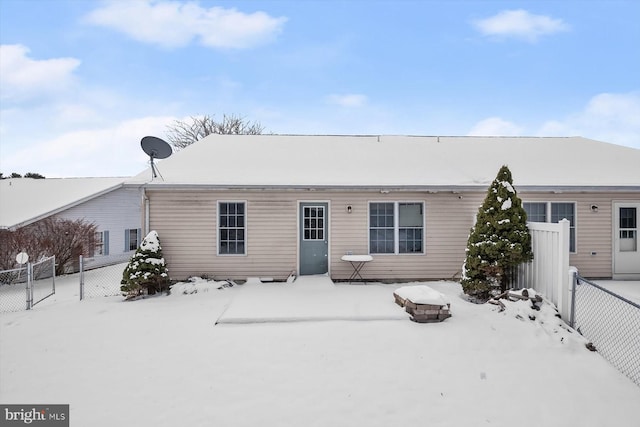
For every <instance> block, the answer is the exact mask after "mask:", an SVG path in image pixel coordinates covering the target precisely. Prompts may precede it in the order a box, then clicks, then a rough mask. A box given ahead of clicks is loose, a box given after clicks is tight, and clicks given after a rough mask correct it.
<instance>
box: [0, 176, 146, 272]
mask: <svg viewBox="0 0 640 427" xmlns="http://www.w3.org/2000/svg"><path fill="white" fill-rule="evenodd" d="M125 179H126V178H47V179H32V178H9V179H3V180H0V230H16V229H18V228H21V227H24V226H27V225H29V224H32V223H35V222H37V221H40V220H42V219H44V218H47V217H51V216H54V217H57V218H63V219H70V220H77V219H83V220H85V221H87V222H89V223H93V224H95V225H96V226H97V235H96V241H98V242H99V244H98V246H97V247H96V248H95V249H94V250H93V252H92V253H91V252H90V253H87V254H85V262H86V265H87V267H98V266H102V265H108V264H113V263H116V262H120V261H126V260H128V259H129V257H130V256H131V255H132V251H135V249H136V248H137V247H138V245H139V244H140V243H141V241H142V237H143V236H142V230H141V222H142V214H141V204H142V200H141V198H140V190H139V189H138V188H135V186H134V187H130V186H129V187H125V185H124V182H125Z"/></svg>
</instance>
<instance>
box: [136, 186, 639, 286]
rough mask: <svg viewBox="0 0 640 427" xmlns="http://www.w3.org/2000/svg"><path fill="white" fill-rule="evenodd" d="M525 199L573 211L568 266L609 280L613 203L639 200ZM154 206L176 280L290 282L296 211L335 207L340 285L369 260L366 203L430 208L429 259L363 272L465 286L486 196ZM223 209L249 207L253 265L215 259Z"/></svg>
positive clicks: (196, 196)
mask: <svg viewBox="0 0 640 427" xmlns="http://www.w3.org/2000/svg"><path fill="white" fill-rule="evenodd" d="M519 195H520V197H521V198H522V199H523V201H531V202H535V201H544V202H575V203H576V230H577V243H576V249H577V252H576V253H575V254H572V255H571V264H572V265H575V266H577V267H578V268H579V269H580V271H581V273H582V274H583V275H584V276H587V277H611V264H612V262H611V257H612V248H611V237H612V223H611V217H612V212H611V209H612V201H613V200H634V199H635V200H637V199H638V195H637V194H615V195H606V194H598V193H594V194H587V193H573V194H572V193H562V194H554V193H550V192H545V193H542V192H536V193H528V194H527V193H526V192H522V193H519ZM147 196H148V198H149V201H150V214H151V215H150V218H151V221H150V228H151V229H155V230H157V231H158V233H159V235H160V239H161V242H162V246H163V250H164V253H165V258H166V259H167V262H168V265H169V268H170V273H171V277H172V278H173V279H184V278H186V277H189V276H191V275H203V274H206V275H208V276H210V277H215V278H216V279H226V278H232V279H245V278H246V277H251V276H258V277H272V278H274V279H276V280H284V279H285V278H286V277H287V276H288V275H289V273H290V272H291V271H293V270H297V268H298V258H297V257H298V205H299V202H302V201H316V202H320V201H321V202H328V203H329V211H330V217H329V226H330V229H329V273H330V275H331V277H332V278H333V279H334V280H344V279H347V278H348V276H349V274H350V273H351V266H350V265H349V264H348V263H345V262H343V261H341V260H340V257H341V256H342V255H344V254H346V253H347V252H351V253H353V254H368V253H369V247H368V244H369V241H368V236H369V229H368V224H369V220H368V215H369V202H423V203H424V206H425V209H424V215H425V253H424V254H410V255H393V254H384V255H380V254H377V255H374V256H373V257H374V260H373V261H372V262H371V263H369V264H368V265H366V266H365V268H364V269H363V270H362V274H363V276H364V277H365V278H369V279H377V280H413V279H416V280H418V279H449V278H452V277H459V274H460V270H461V268H462V263H463V261H464V254H465V247H466V242H467V238H468V235H469V230H470V228H471V227H472V225H473V222H474V219H475V215H476V213H477V210H478V207H479V206H480V204H481V203H482V201H483V199H484V196H485V191H478V192H466V193H461V194H457V193H455V194H454V193H452V192H444V191H443V192H438V193H434V194H432V193H429V192H394V191H392V192H389V193H384V194H383V193H381V192H380V191H368V192H363V191H275V190H265V191H255V190H251V191H221V190H147ZM614 196H615V197H614ZM219 201H245V202H246V204H247V205H246V212H247V216H246V224H247V229H246V245H247V246H246V247H247V253H246V255H223V256H221V255H218V254H217V246H216V245H217V228H216V227H217V203H218V202H219ZM348 205H350V206H351V207H352V210H351V213H348V212H347V206H348ZM591 205H597V206H598V211H597V212H592V210H591ZM592 252H594V253H595V255H592V254H591V253H592Z"/></svg>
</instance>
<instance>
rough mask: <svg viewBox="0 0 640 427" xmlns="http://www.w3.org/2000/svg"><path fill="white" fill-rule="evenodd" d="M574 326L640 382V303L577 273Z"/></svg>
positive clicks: (607, 357) (633, 378)
mask: <svg viewBox="0 0 640 427" xmlns="http://www.w3.org/2000/svg"><path fill="white" fill-rule="evenodd" d="M573 294H574V297H573V304H572V315H571V322H570V324H571V326H573V328H574V329H576V330H577V331H578V332H580V334H581V335H583V336H584V337H585V338H587V339H588V340H589V341H591V342H592V343H593V344H594V345H595V347H596V350H597V351H598V353H600V355H602V357H604V358H605V359H607V361H609V363H611V364H612V365H613V366H615V367H616V368H617V369H618V370H619V371H620V372H622V373H623V374H625V375H626V376H628V377H629V378H631V380H632V381H633V382H635V383H636V384H637V385H639V386H640V305H638V304H636V303H634V302H633V301H629V300H628V299H626V298H624V297H622V296H620V295H618V294H615V293H613V292H611V291H610V290H608V289H605V288H603V287H602V286H598V285H597V284H595V283H593V282H590V281H588V280H586V279H585V278H583V277H581V276H579V275H575V276H574V280H573Z"/></svg>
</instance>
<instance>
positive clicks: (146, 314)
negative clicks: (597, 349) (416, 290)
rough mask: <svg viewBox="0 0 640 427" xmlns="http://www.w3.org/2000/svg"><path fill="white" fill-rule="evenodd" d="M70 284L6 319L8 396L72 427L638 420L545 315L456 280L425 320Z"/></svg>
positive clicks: (347, 293) (269, 292)
mask: <svg viewBox="0 0 640 427" xmlns="http://www.w3.org/2000/svg"><path fill="white" fill-rule="evenodd" d="M65 280H67V281H65ZM65 280H62V279H61V280H59V281H58V282H57V283H56V287H57V293H56V295H55V296H53V297H51V298H49V299H47V300H45V301H44V302H42V303H41V304H40V305H38V306H36V307H35V308H34V310H32V311H22V312H14V313H2V314H0V378H1V381H0V401H1V402H2V403H69V404H70V405H71V417H70V418H71V425H72V426H97V427H100V426H105V427H106V426H114V425H122V426H154V427H155V426H178V425H181V426H211V425H220V426H278V427H280V426H296V427H298V426H301V425H304V426H322V427H327V426H331V427H339V426H349V427H352V426H360V425H367V426H384V427H388V426H396V425H398V426H400V425H416V424H421V425H431V426H480V425H487V426H488V425H491V426H505V427H506V426H523V427H526V426H536V427H538V426H563V427H564V426H568V425H580V426H582V427H585V426H586V427H588V426H594V427H595V426H605V425H620V426H630V425H634V423H636V422H637V414H638V412H637V405H638V402H640V388H638V387H637V386H636V385H634V384H633V383H632V382H631V381H630V380H629V379H627V378H626V377H624V376H623V375H622V374H620V373H619V372H618V371H616V370H615V369H614V368H613V367H611V366H610V365H609V364H608V363H607V362H606V361H605V360H604V359H602V357H600V356H599V355H598V354H597V353H592V352H590V351H588V350H586V349H585V348H584V340H583V339H582V338H581V337H579V336H577V334H575V333H570V332H567V331H566V330H565V329H563V328H562V327H559V324H558V322H557V321H555V320H554V319H555V318H554V316H553V311H552V310H548V309H545V310H541V312H536V313H534V314H536V315H537V318H536V320H535V321H530V320H529V319H528V316H529V315H530V314H532V313H531V311H530V309H529V308H528V307H527V306H526V305H525V304H524V303H520V302H518V303H510V304H508V305H507V309H506V310H505V311H504V312H502V313H499V312H498V307H495V306H492V305H488V304H485V305H475V304H471V303H469V302H466V301H464V300H463V299H462V298H461V296H460V294H461V289H460V286H459V285H458V284H456V283H452V282H436V283H428V286H430V287H431V288H433V289H435V290H437V291H439V292H442V293H443V294H444V295H445V297H446V298H448V299H449V300H450V301H451V312H452V314H453V317H451V318H449V319H447V320H445V321H444V322H443V323H436V324H417V323H413V322H411V321H409V318H408V315H407V314H406V313H404V312H403V311H402V309H401V308H400V307H398V306H397V305H396V304H395V303H394V298H393V291H394V290H395V289H397V288H398V287H399V286H401V285H382V284H370V285H347V284H344V285H343V284H337V285H334V284H332V283H331V282H330V281H329V280H328V279H327V278H318V277H313V278H299V279H298V281H296V282H295V283H293V284H258V283H255V282H253V283H249V284H247V285H242V286H234V287H230V288H223V289H220V290H219V289H217V288H218V287H219V286H220V285H222V283H221V282H218V283H211V282H209V283H207V282H203V281H196V282H193V283H188V284H180V285H177V286H175V287H174V292H173V294H172V295H171V296H156V297H152V298H147V299H144V300H139V301H134V302H123V299H122V297H104V298H94V299H89V300H85V301H83V302H79V301H78V299H77V297H78V289H77V281H73V280H72V279H65ZM423 284H424V283H423ZM405 285H406V284H403V285H402V286H405ZM196 291H197V292H196ZM336 319H337V320H336ZM216 322H218V323H217V324H216Z"/></svg>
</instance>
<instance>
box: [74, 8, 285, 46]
mask: <svg viewBox="0 0 640 427" xmlns="http://www.w3.org/2000/svg"><path fill="white" fill-rule="evenodd" d="M286 20H287V19H286V18H284V17H279V18H274V17H271V16H269V15H268V14H266V13H264V12H254V13H249V14H247V13H242V12H239V11H237V10H236V9H225V8H222V7H211V8H209V9H206V8H202V7H200V6H199V5H198V4H197V3H195V2H187V3H182V2H177V1H154V0H136V1H112V2H109V3H107V4H106V5H105V6H104V7H102V8H99V9H96V10H94V11H93V12H91V13H90V14H89V15H87V16H86V22H88V23H90V24H94V25H99V26H103V27H107V28H111V29H113V30H116V31H119V32H121V33H124V34H126V35H128V36H130V37H132V38H134V39H135V40H138V41H141V42H145V43H153V44H157V45H160V46H162V47H166V48H176V47H182V46H186V45H188V44H189V43H191V41H192V40H193V39H197V40H198V41H199V42H200V43H201V44H202V45H204V46H208V47H213V48H249V47H252V46H256V45H259V44H264V43H266V42H269V41H271V40H272V39H273V38H275V36H276V35H277V34H279V33H280V32H281V31H282V26H283V25H284V23H285V22H286Z"/></svg>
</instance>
